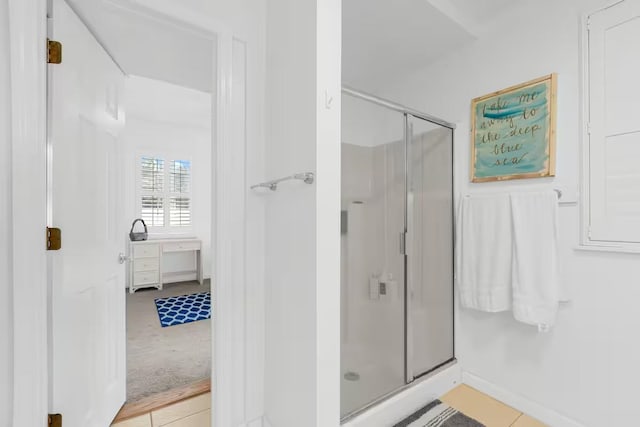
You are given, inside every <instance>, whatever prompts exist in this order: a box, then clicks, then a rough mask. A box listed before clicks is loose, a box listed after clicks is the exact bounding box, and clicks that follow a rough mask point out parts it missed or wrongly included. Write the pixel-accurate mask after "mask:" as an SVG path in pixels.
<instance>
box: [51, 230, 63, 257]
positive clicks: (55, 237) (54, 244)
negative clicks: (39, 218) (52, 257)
mask: <svg viewBox="0 0 640 427" xmlns="http://www.w3.org/2000/svg"><path fill="white" fill-rule="evenodd" d="M61 247H62V231H61V230H60V229H59V228H54V227H47V250H48V251H57V250H58V249H60V248H61Z"/></svg>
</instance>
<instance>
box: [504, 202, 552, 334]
mask: <svg viewBox="0 0 640 427" xmlns="http://www.w3.org/2000/svg"><path fill="white" fill-rule="evenodd" d="M511 213H512V222H513V269H512V274H513V316H514V317H515V318H516V320H519V321H521V322H524V323H528V324H530V325H536V326H538V330H540V331H547V330H548V329H549V328H550V327H551V326H553V325H554V324H555V321H556V315H557V312H558V301H559V299H560V298H559V297H560V295H559V293H560V292H559V282H560V279H559V273H558V271H559V270H558V268H559V267H558V197H557V195H556V193H555V192H554V191H545V192H526V193H525V192H523V193H512V194H511Z"/></svg>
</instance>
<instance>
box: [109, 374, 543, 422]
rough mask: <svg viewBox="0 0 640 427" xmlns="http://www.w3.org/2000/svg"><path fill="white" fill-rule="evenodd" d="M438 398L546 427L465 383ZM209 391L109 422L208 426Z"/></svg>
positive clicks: (496, 418) (493, 418) (492, 417)
mask: <svg viewBox="0 0 640 427" xmlns="http://www.w3.org/2000/svg"><path fill="white" fill-rule="evenodd" d="M441 400H442V401H443V402H445V403H446V404H447V405H449V406H452V407H454V408H455V409H457V410H459V411H460V412H462V413H464V414H466V415H467V416H469V417H471V418H474V419H476V420H478V421H479V422H481V423H483V424H485V425H486V426H487V427H546V426H545V424H542V423H541V422H540V421H537V420H535V419H533V418H531V417H529V416H528V415H525V414H523V413H522V412H520V411H518V410H517V409H514V408H512V407H510V406H507V405H505V404H504V403H502V402H500V401H498V400H496V399H494V398H492V397H489V396H487V395H486V394H484V393H481V392H479V391H478V390H475V389H473V388H471V387H469V386H467V385H465V384H462V385H459V386H458V387H456V388H454V389H453V390H451V391H450V392H448V393H447V394H445V395H444V396H442V398H441ZM210 401H211V394H210V393H205V394H201V395H199V396H196V397H192V398H190V399H187V400H183V401H181V402H178V403H174V404H172V405H169V406H166V407H164V408H161V409H157V410H154V411H151V412H149V413H147V414H144V415H140V416H138V417H135V418H130V419H128V420H125V421H121V422H119V423H117V424H113V425H112V427H210V426H211V421H210V418H211V406H210Z"/></svg>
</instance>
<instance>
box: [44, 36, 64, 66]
mask: <svg viewBox="0 0 640 427" xmlns="http://www.w3.org/2000/svg"><path fill="white" fill-rule="evenodd" d="M47 45H48V52H49V53H48V57H47V62H48V63H49V64H60V63H61V62H62V43H60V42H58V41H55V40H49V39H47Z"/></svg>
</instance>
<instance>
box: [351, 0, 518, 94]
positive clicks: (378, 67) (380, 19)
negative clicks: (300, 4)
mask: <svg viewBox="0 0 640 427" xmlns="http://www.w3.org/2000/svg"><path fill="white" fill-rule="evenodd" d="M520 1H522V0H343V3H342V15H343V20H342V79H343V83H344V84H346V85H348V86H353V87H355V88H358V89H362V90H365V91H370V92H375V91H376V90H377V89H379V88H382V87H384V86H385V85H386V84H388V82H389V81H391V80H394V79H398V78H401V77H402V76H405V75H407V74H409V73H411V72H414V71H416V70H418V69H420V68H422V67H425V66H427V65H429V64H430V63H432V62H434V61H436V60H437V59H438V58H440V57H442V56H443V55H445V54H447V53H448V52H450V51H452V50H455V49H457V48H460V47H462V46H465V45H467V44H469V43H471V42H473V41H474V40H475V39H476V37H477V36H479V35H480V34H481V33H482V32H483V31H485V29H486V28H488V27H489V25H491V24H493V23H494V22H495V20H496V19H497V18H498V17H499V16H500V15H502V13H504V12H505V11H506V10H507V9H510V8H512V7H513V5H514V4H515V3H518V2H520Z"/></svg>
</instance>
